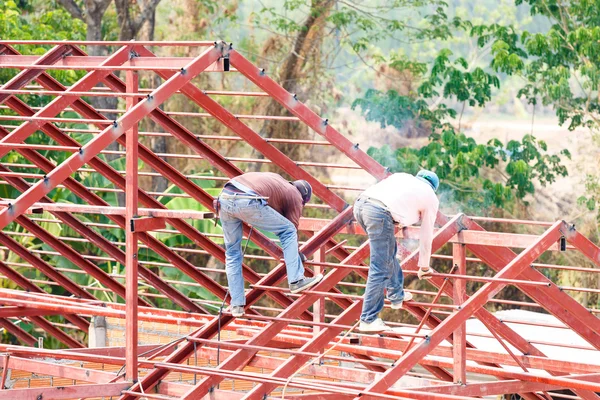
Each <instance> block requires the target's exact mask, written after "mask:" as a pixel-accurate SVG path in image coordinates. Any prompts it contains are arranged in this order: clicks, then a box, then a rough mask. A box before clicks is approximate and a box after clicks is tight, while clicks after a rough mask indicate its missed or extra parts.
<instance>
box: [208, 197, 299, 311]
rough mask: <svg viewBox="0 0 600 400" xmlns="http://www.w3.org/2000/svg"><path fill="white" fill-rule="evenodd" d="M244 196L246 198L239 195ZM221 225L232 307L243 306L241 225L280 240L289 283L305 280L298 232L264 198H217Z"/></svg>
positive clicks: (244, 297)
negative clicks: (273, 235) (249, 226)
mask: <svg viewBox="0 0 600 400" xmlns="http://www.w3.org/2000/svg"><path fill="white" fill-rule="evenodd" d="M242 196H247V195H242ZM219 203H220V205H221V215H220V219H221V226H222V227H223V235H224V237H225V271H226V272H227V282H228V284H229V293H230V294H231V305H233V306H244V305H246V296H245V294H244V277H243V276H242V262H243V255H242V236H243V230H242V222H246V223H248V224H250V225H252V226H253V227H254V228H255V229H261V230H265V231H268V232H272V233H274V234H275V235H277V236H278V237H279V240H281V246H282V247H283V258H284V260H285V266H286V269H287V278H288V282H289V283H293V282H296V281H299V280H300V279H302V278H303V277H304V266H303V265H302V260H301V259H300V255H299V253H298V232H297V231H296V227H295V226H294V224H292V223H291V222H290V221H289V220H288V219H287V218H285V217H284V216H283V215H281V214H279V213H278V212H277V211H275V210H274V209H273V208H271V207H269V206H268V205H267V204H266V201H265V200H264V199H260V198H256V199H248V198H235V197H234V198H223V197H220V198H219Z"/></svg>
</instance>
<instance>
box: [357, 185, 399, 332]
mask: <svg viewBox="0 0 600 400" xmlns="http://www.w3.org/2000/svg"><path fill="white" fill-rule="evenodd" d="M354 218H355V219H356V221H357V222H358V223H359V224H360V226H361V227H362V228H363V229H364V231H365V232H366V233H367V235H368V236H369V241H370V243H369V244H370V246H371V263H370V265H369V277H368V279H367V288H366V290H365V295H364V301H363V308H362V314H361V316H360V320H361V321H364V322H367V323H371V322H373V321H374V320H375V319H377V314H379V312H380V311H381V310H382V309H383V301H384V297H383V296H384V295H383V289H384V288H385V289H386V290H387V298H388V299H389V300H390V301H391V302H392V303H399V302H401V301H402V300H404V288H403V286H404V275H403V274H402V269H400V263H399V262H398V259H397V258H396V254H397V252H398V244H397V242H396V238H395V237H394V220H393V219H392V215H391V214H390V212H389V211H387V210H386V209H385V208H383V207H382V206H380V205H377V204H374V203H371V202H369V201H366V199H365V198H364V197H360V198H359V199H358V200H356V203H355V204H354Z"/></svg>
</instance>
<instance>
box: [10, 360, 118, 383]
mask: <svg viewBox="0 0 600 400" xmlns="http://www.w3.org/2000/svg"><path fill="white" fill-rule="evenodd" d="M2 357H4V358H5V359H6V357H8V356H0V358H2ZM8 365H9V368H12V369H14V370H18V371H27V372H31V373H34V374H39V375H50V376H54V377H59V378H69V379H73V380H78V381H83V382H90V383H110V382H114V380H115V378H117V374H115V373H114V372H105V371H99V370H96V369H93V368H81V367H75V366H72V365H65V364H57V363H51V362H47V361H41V360H33V359H29V358H21V357H15V356H11V357H10V360H9V362H8Z"/></svg>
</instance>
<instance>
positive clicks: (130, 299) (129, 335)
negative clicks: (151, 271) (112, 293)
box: [125, 71, 139, 382]
mask: <svg viewBox="0 0 600 400" xmlns="http://www.w3.org/2000/svg"><path fill="white" fill-rule="evenodd" d="M126 76H127V78H126V82H127V91H128V92H133V91H135V90H138V80H139V77H138V74H137V72H133V71H127V75H126ZM126 103H127V110H128V112H129V111H131V110H132V109H133V107H135V105H136V104H137V103H138V101H137V99H136V98H133V97H128V98H127V99H126ZM125 136H126V153H127V154H126V157H125V166H126V168H125V169H126V170H127V175H126V177H125V222H126V225H125V271H126V276H125V282H126V289H127V291H126V299H125V308H126V315H125V347H126V349H127V351H126V354H125V362H126V364H125V365H126V367H125V376H126V378H127V380H128V381H130V382H137V380H138V365H137V359H138V307H137V297H138V259H137V252H138V234H137V233H136V231H135V229H134V221H133V219H134V217H135V216H137V213H138V124H137V123H136V124H134V125H133V126H132V127H131V129H128V130H127V132H126V133H125Z"/></svg>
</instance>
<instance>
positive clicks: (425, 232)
mask: <svg viewBox="0 0 600 400" xmlns="http://www.w3.org/2000/svg"><path fill="white" fill-rule="evenodd" d="M438 206H439V203H438V200H437V198H436V197H435V195H433V197H432V198H431V199H428V201H427V202H426V204H425V207H424V208H423V210H421V236H420V240H419V264H418V265H419V268H427V267H429V262H430V259H431V242H432V241H433V228H434V225H435V219H436V217H437V212H438Z"/></svg>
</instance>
